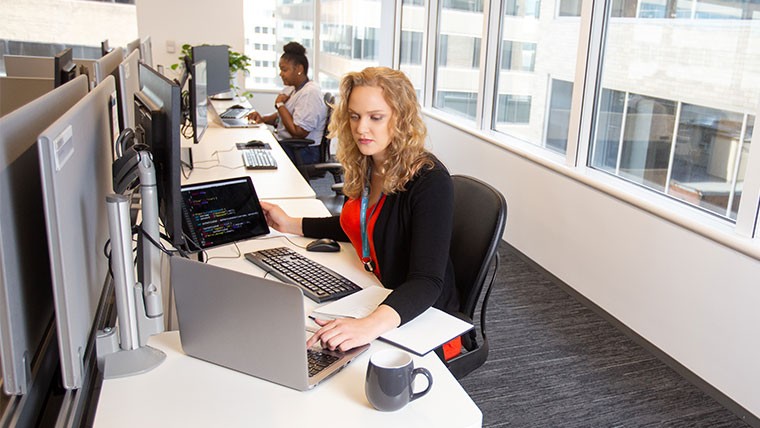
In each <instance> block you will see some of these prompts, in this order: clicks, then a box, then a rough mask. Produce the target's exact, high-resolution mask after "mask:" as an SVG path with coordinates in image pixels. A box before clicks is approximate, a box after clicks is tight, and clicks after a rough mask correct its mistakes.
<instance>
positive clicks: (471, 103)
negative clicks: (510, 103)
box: [433, 0, 483, 120]
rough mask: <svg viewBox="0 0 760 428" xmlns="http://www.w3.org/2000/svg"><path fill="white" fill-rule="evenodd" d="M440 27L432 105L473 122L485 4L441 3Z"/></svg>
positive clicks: (475, 113)
mask: <svg viewBox="0 0 760 428" xmlns="http://www.w3.org/2000/svg"><path fill="white" fill-rule="evenodd" d="M438 28H439V33H438V43H437V46H436V62H435V63H436V67H435V88H434V94H433V106H434V107H436V108H438V109H441V110H444V111H447V112H450V113H453V114H455V115H458V116H461V117H464V118H466V119H470V120H474V119H475V116H476V115H477V102H478V82H479V81H480V79H481V75H480V46H481V35H482V33H483V4H482V2H479V1H464V0H463V1H454V0H451V1H443V2H441V3H440V9H439V24H438Z"/></svg>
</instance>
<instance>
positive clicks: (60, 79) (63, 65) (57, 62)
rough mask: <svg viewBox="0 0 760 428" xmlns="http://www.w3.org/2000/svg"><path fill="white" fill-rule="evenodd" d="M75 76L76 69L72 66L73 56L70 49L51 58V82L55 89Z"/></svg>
mask: <svg viewBox="0 0 760 428" xmlns="http://www.w3.org/2000/svg"><path fill="white" fill-rule="evenodd" d="M76 76H77V67H76V64H74V54H73V52H72V50H71V48H66V49H64V50H62V51H61V52H59V53H57V54H56V55H55V57H53V81H54V85H55V87H56V88H57V87H59V86H61V85H63V84H64V83H66V82H68V81H69V80H73V79H74V78H75V77H76Z"/></svg>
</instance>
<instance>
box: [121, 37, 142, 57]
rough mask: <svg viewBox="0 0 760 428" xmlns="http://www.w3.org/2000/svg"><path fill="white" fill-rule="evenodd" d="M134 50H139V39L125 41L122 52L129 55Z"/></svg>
mask: <svg viewBox="0 0 760 428" xmlns="http://www.w3.org/2000/svg"><path fill="white" fill-rule="evenodd" d="M134 51H138V52H139V51H140V39H134V40H132V41H131V42H129V43H127V49H126V51H125V52H124V54H125V55H129V54H131V53H132V52H134Z"/></svg>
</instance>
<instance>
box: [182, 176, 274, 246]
mask: <svg viewBox="0 0 760 428" xmlns="http://www.w3.org/2000/svg"><path fill="white" fill-rule="evenodd" d="M182 214H183V221H184V227H185V231H186V234H187V236H188V239H190V240H191V241H192V242H191V243H189V246H190V248H191V249H192V250H200V249H205V248H209V247H214V246H217V245H223V244H229V243H230V242H235V241H241V240H243V239H248V238H252V237H254V236H259V235H266V234H267V233H269V227H268V226H267V221H266V218H265V217H264V211H263V210H262V208H261V204H260V203H259V198H258V196H256V189H254V187H253V182H252V181H251V177H240V178H233V179H226V180H218V181H212V182H208V183H198V184H192V185H187V186H183V187H182Z"/></svg>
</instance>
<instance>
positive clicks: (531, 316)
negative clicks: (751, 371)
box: [461, 243, 748, 427]
mask: <svg viewBox="0 0 760 428" xmlns="http://www.w3.org/2000/svg"><path fill="white" fill-rule="evenodd" d="M499 254H500V256H501V266H500V267H499V270H498V272H497V277H496V282H495V283H494V287H495V288H494V290H493V292H492V294H491V300H490V302H489V305H488V312H487V315H488V324H487V328H488V337H489V344H490V354H489V359H488V361H486V363H485V364H484V365H483V366H482V367H480V368H479V369H478V370H476V371H475V372H473V373H471V374H470V375H469V376H467V377H466V378H464V379H462V380H461V384H462V386H463V387H464V389H465V390H466V391H467V392H468V393H469V394H470V396H471V397H472V399H473V400H474V401H475V403H476V404H477V405H478V406H479V407H480V409H481V410H482V412H483V426H484V427H505V426H509V427H559V426H561V427H653V426H658V427H660V426H665V427H745V426H748V425H747V424H745V423H744V422H743V421H742V420H741V419H739V417H737V416H736V415H734V414H733V413H732V412H730V411H728V410H727V409H725V408H724V407H722V406H721V405H720V404H719V403H718V402H716V401H715V400H714V399H712V398H711V397H710V396H708V395H707V394H705V393H703V392H702V391H701V390H700V389H698V388H697V387H696V386H694V385H693V384H691V383H690V382H688V381H687V380H685V379H684V378H683V377H681V376H680V375H679V374H678V373H676V372H675V371H674V370H672V369H671V368H669V367H668V366H667V365H665V363H663V362H662V361H660V360H658V359H657V358H655V357H654V356H653V355H652V354H651V353H649V352H648V351H647V350H645V349H644V348H643V347H642V346H640V345H638V344H637V343H636V342H634V341H633V340H632V339H630V338H629V337H627V336H626V335H625V334H623V333H622V332H620V331H619V330H618V329H616V328H615V327H614V326H613V325H612V324H610V323H609V322H607V321H606V320H605V319H604V318H602V317H601V316H600V315H598V314H597V313H595V312H594V311H593V310H591V309H589V308H587V307H585V306H584V305H583V304H581V303H579V302H578V301H577V300H576V299H575V298H573V297H572V296H571V295H569V294H568V293H567V292H565V291H564V290H563V289H562V288H561V287H560V286H558V285H556V284H554V283H553V282H552V281H551V279H549V278H548V277H547V275H545V274H544V273H542V272H540V271H539V270H537V269H535V268H534V267H533V266H532V264H530V263H526V261H525V260H524V259H523V257H522V256H521V255H519V254H518V253H517V252H516V251H515V250H514V249H512V248H511V247H509V246H508V245H507V244H506V243H502V245H501V246H500V247H499Z"/></svg>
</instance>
